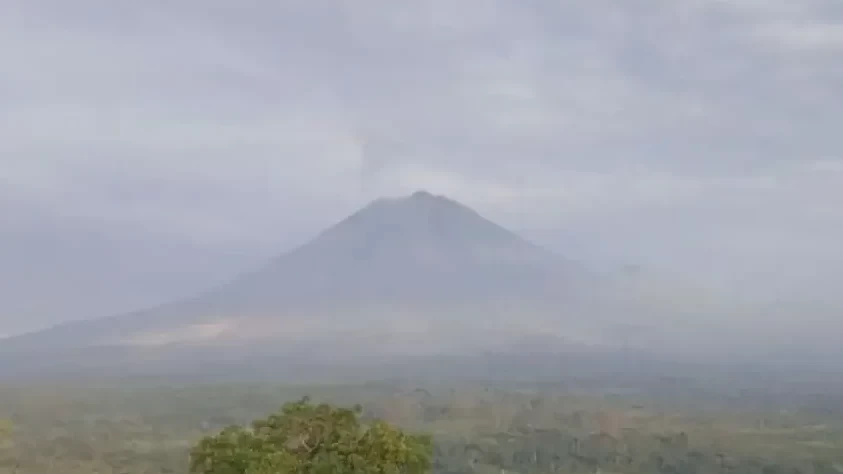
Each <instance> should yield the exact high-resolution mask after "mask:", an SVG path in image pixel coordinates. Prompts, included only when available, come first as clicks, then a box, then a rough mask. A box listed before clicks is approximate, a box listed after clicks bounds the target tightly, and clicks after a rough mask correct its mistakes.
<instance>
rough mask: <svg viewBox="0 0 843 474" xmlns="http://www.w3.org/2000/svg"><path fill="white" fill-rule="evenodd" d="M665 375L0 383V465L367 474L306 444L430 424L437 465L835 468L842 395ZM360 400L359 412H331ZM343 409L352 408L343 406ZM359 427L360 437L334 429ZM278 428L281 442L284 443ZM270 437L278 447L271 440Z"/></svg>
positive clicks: (841, 453)
mask: <svg viewBox="0 0 843 474" xmlns="http://www.w3.org/2000/svg"><path fill="white" fill-rule="evenodd" d="M671 386H673V382H670V383H668V384H666V385H662V386H655V388H654V392H658V393H657V394H656V395H657V397H656V398H653V397H651V396H650V395H646V396H641V395H640V394H630V393H627V394H624V395H606V393H608V392H609V391H608V390H604V389H603V388H600V389H598V390H594V391H590V392H588V393H586V389H588V387H589V385H588V384H583V385H580V386H576V385H574V384H573V383H571V382H567V385H565V386H550V385H541V386H537V385H524V384H500V385H495V384H488V383H485V382H484V383H482V384H481V383H479V382H465V383H462V384H453V383H441V382H440V383H428V384H425V385H424V389H421V388H419V386H417V385H413V384H408V383H405V382H401V381H397V382H382V383H377V384H354V385H328V384H324V385H272V384H268V383H260V384H244V383H242V382H237V383H224V384H213V385H209V384H197V383H196V382H193V381H189V382H184V381H178V380H175V381H174V380H172V379H166V380H161V381H159V380H131V381H127V380H119V381H115V382H109V383H104V382H103V383H91V382H87V381H86V382H85V383H79V382H62V383H53V382H51V383H48V384H37V383H31V384H19V385H8V384H7V385H2V386H0V419H6V420H9V422H11V423H13V424H14V432H13V433H11V434H10V435H7V436H6V439H5V440H3V439H0V474H13V473H14V474H47V473H62V474H91V473H97V472H99V473H121V474H149V473H171V474H184V473H187V472H189V470H190V465H189V464H190V462H189V461H190V460H191V459H190V454H191V448H193V454H194V455H195V456H194V459H193V461H194V464H196V463H201V462H202V461H199V459H200V458H201V454H202V453H203V452H204V453H205V455H206V461H207V459H211V461H210V462H212V463H214V466H213V468H214V469H215V471H211V470H210V468H209V467H208V466H206V465H203V466H202V467H200V469H204V470H199V471H196V470H194V472H196V473H197V474H203V473H208V472H214V474H217V473H246V472H248V473H249V474H270V473H271V474H278V473H279V472H307V471H306V469H305V467H306V466H310V472H313V473H314V474H321V472H323V471H321V469H322V467H324V468H325V469H329V470H331V472H343V471H342V470H341V469H345V470H346V472H363V473H366V474H369V473H370V472H371V473H375V472H376V471H377V469H382V470H384V471H388V470H389V468H388V467H386V468H385V467H384V465H383V464H384V463H380V465H379V464H378V463H377V462H375V463H364V465H363V468H364V469H362V470H360V469H358V470H357V471H353V470H352V469H350V468H349V467H348V466H352V467H353V468H359V467H360V466H359V465H356V464H353V463H352V462H349V461H348V459H347V458H348V457H350V456H347V457H346V458H345V459H344V458H343V457H342V456H335V457H333V458H331V456H330V454H329V455H323V456H322V457H321V458H320V457H318V456H310V457H308V456H303V455H301V453H302V452H306V451H308V449H312V448H313V447H314V446H315V445H317V444H319V443H318V441H319V440H323V442H324V440H328V439H339V440H344V439H350V440H352V441H354V440H355V439H358V440H359V441H360V442H359V443H357V444H354V443H351V445H352V446H357V447H358V448H359V450H360V451H362V450H363V447H364V446H368V447H369V451H367V453H373V452H374V453H377V452H378V451H377V449H374V448H375V446H376V443H372V442H371V441H372V440H376V439H383V438H384V436H385V438H386V439H387V440H394V439H396V438H398V439H401V437H400V436H398V435H399V434H400V433H401V432H399V431H397V429H395V428H391V426H395V427H399V428H400V429H401V430H404V432H405V433H431V434H432V438H431V439H428V441H429V442H430V443H431V444H432V450H433V453H432V455H431V456H430V458H429V459H430V470H431V471H432V472H433V473H435V474H500V472H501V470H503V471H505V473H506V474H533V473H535V474H540V473H541V474H548V473H560V474H561V473H566V474H567V473H577V472H579V473H589V474H591V473H594V472H598V471H602V472H604V473H629V474H640V473H654V474H679V473H688V474H691V473H695V474H706V473H712V474H714V473H717V474H723V473H724V472H728V473H729V474H743V473H752V474H774V473H788V474H840V473H841V472H843V410H841V409H840V407H843V393H841V392H829V393H828V394H825V395H821V394H810V395H807V396H801V395H800V396H794V398H792V399H789V400H785V401H782V402H781V404H779V402H775V404H773V402H771V401H770V400H769V399H768V398H767V397H765V396H759V395H755V394H749V395H747V394H746V393H745V392H734V391H731V392H720V394H719V395H718V394H712V393H711V392H709V391H706V392H698V391H692V390H689V391H688V392H687V395H682V396H679V395H677V394H676V392H675V389H672V388H671ZM707 389H710V387H707ZM671 390H674V391H672V392H671ZM308 393H309V394H312V395H313V397H314V398H313V399H314V400H318V401H319V402H324V403H328V404H330V405H313V404H310V403H309V401H308V402H307V403H304V404H303V405H302V402H301V401H300V402H297V403H293V404H288V405H284V407H286V408H287V409H288V411H289V409H290V408H293V407H299V408H298V411H296V410H293V413H292V416H287V415H285V412H284V409H282V410H280V411H279V412H277V413H275V414H274V415H272V416H269V417H265V414H266V413H271V412H272V410H273V409H276V408H277V407H279V406H281V405H283V404H284V403H285V402H287V401H290V400H300V399H301V397H302V396H303V395H305V394H308ZM614 393H619V392H614ZM724 394H725V395H724ZM762 395H763V394H762ZM670 401H673V403H672V404H671V403H670ZM353 403H360V404H361V405H362V407H360V408H362V410H359V409H352V410H344V409H338V408H333V407H341V406H350V405H352V404H353ZM320 406H321V407H323V408H322V409H321V410H322V411H320V409H319V407H320ZM349 412H351V413H352V414H353V416H345V417H343V414H344V413H345V414H348V413H349ZM255 419H259V420H258V422H254V423H251V424H250V420H255ZM378 419H380V420H384V421H385V422H388V423H390V425H385V424H381V423H378V422H376V421H375V420H378ZM296 420H298V421H297V422H296ZM294 422H296V423H294ZM316 422H319V423H316ZM285 423H286V425H285ZM297 423H298V424H297ZM344 423H345V424H344ZM227 427H228V428H227ZM279 427H286V428H285V429H284V430H280V429H279ZM304 427H312V428H315V427H321V428H319V429H313V430H311V431H307V429H305V428H304ZM296 430H297V431H296ZM355 430H357V431H356V432H357V433H358V435H359V438H351V437H349V438H345V437H343V436H335V437H334V438H331V436H328V435H327V433H335V434H336V433H345V434H346V436H347V435H348V434H349V433H353V432H355ZM296 433H298V436H297V435H296ZM365 433H371V436H370V437H369V438H366V437H364V436H363V435H364V434H365ZM378 433H381V434H380V435H379V436H375V435H376V434H378ZM384 433H386V435H384ZM304 435H307V436H304ZM281 436H285V437H286V438H283V439H287V440H288V441H289V442H290V443H289V444H284V443H283V442H281V441H279V440H280V439H282V438H281ZM404 436H405V437H407V438H409V439H416V438H415V437H410V436H407V435H404ZM315 441H317V442H315ZM367 442H368V443H369V444H368V445H367V444H366V443H367ZM203 443H204V444H203ZM384 444H385V445H386V446H393V445H395V443H394V442H389V443H384ZM399 444H400V443H399ZM279 445H280V446H284V448H285V449H281V450H278V449H276V447H277V446H279ZM328 445H330V443H328ZM338 445H342V444H341V443H338ZM200 446H201V448H200ZM428 447H430V445H429V444H428ZM297 450H298V451H297ZM312 451H313V452H316V450H315V449H313V450H312ZM383 451H384V450H381V453H383ZM320 452H322V453H331V452H333V453H337V452H338V451H337V450H334V451H331V450H328V449H323V450H322V451H320ZM352 452H353V451H352ZM386 452H389V451H388V450H386ZM358 454H359V453H358ZM196 455H199V456H196ZM378 456H381V455H378ZM301 459H304V460H305V461H304V462H302V461H301ZM378 459H380V458H379V457H378ZM344 461H345V462H344ZM320 466H322V467H320ZM365 469H368V471H367V470H365ZM405 469H406V466H405ZM405 472H408V473H409V472H410V471H409V469H406V471H405Z"/></svg>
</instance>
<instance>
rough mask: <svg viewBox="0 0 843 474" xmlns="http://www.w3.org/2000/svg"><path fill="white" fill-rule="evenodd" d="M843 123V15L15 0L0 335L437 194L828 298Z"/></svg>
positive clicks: (2, 190)
mask: <svg viewBox="0 0 843 474" xmlns="http://www.w3.org/2000/svg"><path fill="white" fill-rule="evenodd" d="M841 123H843V3H841V2H840V1H839V0H799V1H795V0H589V1H574V0H570V1H564V0H563V1H560V0H542V1H538V0H511V1H504V0H414V1H410V0H353V1H352V0H336V1H333V0H324V1H323V0H300V1H293V0H251V1H250V0H241V1H231V0H201V1H199V0H182V1H175V2H174V1H164V0H145V1H133V2H129V1H124V2H115V1H114V0H75V1H72V2H71V1H67V0H0V334H2V333H13V332H17V331H21V330H26V329H31V328H35V327H40V326H44V325H48V324H52V323H54V322H56V321H60V320H63V319H68V318H80V317H93V316H102V315H106V314H109V313H112V312H118V311H123V310H128V309H133V308H135V307H137V306H143V305H146V304H152V303H155V302H159V301H163V300H167V299H171V298H176V297H178V296H181V295H184V294H189V293H191V292H195V291H197V290H199V289H201V288H203V287H206V286H207V285H210V284H213V283H215V282H218V281H221V280H224V279H226V278H227V277H230V276H232V275H233V274H235V273H237V272H239V271H242V270H245V269H247V268H249V267H251V266H252V265H256V264H258V263H259V262H260V261H261V260H262V259H264V258H266V257H268V256H270V255H274V254H276V253H278V252H281V251H284V250H287V249H289V248H290V247H291V246H293V245H295V244H298V243H300V242H303V241H305V240H306V239H307V238H308V237H309V236H310V235H312V234H313V233H315V232H316V231H318V230H320V229H321V228H322V227H324V226H327V225H329V224H331V223H332V222H333V221H335V220H338V219H340V218H342V217H343V216H344V215H345V214H347V213H350V212H352V211H353V210H354V209H355V208H356V207H358V206H360V205H362V204H365V203H366V202H367V201H368V200H370V199H372V198H375V197H377V196H380V195H384V194H388V195H396V194H402V193H409V192H412V191H413V190H415V189H417V188H425V189H428V190H430V191H433V192H436V193H444V194H447V195H449V196H451V197H453V198H455V199H458V200H461V201H463V202H464V203H466V204H467V205H470V206H473V207H475V208H476V209H477V210H479V211H480V212H481V213H483V214H485V215H487V216H488V217H491V218H493V219H495V220H497V221H499V222H500V223H501V224H503V225H506V226H508V227H510V228H512V229H515V230H518V231H520V232H522V233H523V234H524V235H525V236H527V237H530V238H532V239H534V240H536V241H539V242H540V243H542V244H545V245H548V246H549V247H551V248H553V249H555V250H557V251H558V252H560V253H564V254H566V255H567V256H569V257H571V258H580V259H583V260H586V261H594V262H603V263H605V262H621V263H630V262H631V263H638V264H642V265H644V266H647V267H651V268H653V269H657V270H658V271H670V272H677V273H681V274H683V276H685V277H687V278H691V279H699V280H700V281H706V282H709V283H719V284H728V285H744V286H745V287H746V291H755V292H758V293H759V294H760V295H762V296H764V295H766V296H771V297H772V296H773V294H774V293H776V294H781V293H782V292H787V293H789V294H793V295H794V297H796V296H800V297H803V298H808V299H810V298H819V295H821V294H823V293H827V294H834V293H835V291H836V289H835V286H836V285H837V286H839V285H840V284H841V280H843V278H841V277H843V247H841V244H840V242H841V241H843V128H842V126H841ZM741 288H743V286H741Z"/></svg>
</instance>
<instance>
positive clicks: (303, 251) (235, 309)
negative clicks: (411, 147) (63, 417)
mask: <svg viewBox="0 0 843 474" xmlns="http://www.w3.org/2000/svg"><path fill="white" fill-rule="evenodd" d="M599 281H600V279H599V278H598V277H597V276H596V275H594V274H592V273H591V272H589V271H588V270H587V269H586V268H585V267H584V266H583V265H580V264H579V263H577V262H575V261H573V260H569V259H567V258H564V257H562V256H559V255H556V254H555V253H552V252H550V251H548V250H546V249H544V248H542V247H540V246H537V245H534V244H532V243H530V242H528V241H526V240H525V239H523V238H521V237H519V236H518V235H516V234H515V233H513V232H511V231H509V230H507V229H505V228H503V227H501V226H499V225H497V224H495V223H494V222H491V221H490V220H488V219H486V218H484V217H483V216H481V215H480V214H478V213H477V212H475V211H474V210H472V209H470V208H468V207H466V206H464V205H462V204H460V203H459V202H456V201H454V200H452V199H449V198H448V197H445V196H437V195H433V194H431V193H429V192H426V191H418V192H416V193H413V194H412V195H409V196H404V197H399V198H381V199H377V200H375V201H373V202H371V203H369V204H368V205H367V206H365V207H363V208H362V209H360V210H359V211H357V212H355V213H354V214H352V215H350V216H348V217H347V218H346V219H344V220H342V221H341V222H339V223H337V224H335V225H333V226H332V227H330V228H328V229H326V230H324V231H323V232H321V233H320V234H318V235H317V236H316V237H315V238H313V239H312V240H311V241H310V242H308V243H306V244H304V245H302V246H300V247H298V248H295V249H293V250H291V251H289V252H287V253H285V254H283V255H280V256H279V257H277V258H274V259H272V260H271V261H269V262H267V263H266V264H265V265H263V266H262V267H260V268H257V269H255V270H254V271H252V272H250V273H248V274H245V275H242V276H240V277H238V278H235V279H234V280H232V281H231V282H230V283H227V284H224V285H221V286H220V287H217V288H214V289H211V290H209V291H207V292H205V293H203V294H201V295H198V296H195V297H192V298H188V299H185V300H182V301H177V302H173V303H168V304H163V305H161V306H159V307H155V308H149V309H145V310H141V311H137V312H134V313H131V314H123V315H118V316H114V317H110V318H105V319H97V320H89V321H82V322H74V323H67V324H64V325H61V326H57V327H54V328H51V329H47V330H44V331H39V332H36V333H31V334H28V335H23V336H20V337H17V338H13V339H10V340H7V341H4V346H6V347H21V346H26V347H29V348H34V347H35V348H46V347H49V348H52V349H56V348H65V349H72V348H85V347H102V346H109V347H134V348H149V347H154V348H160V347H178V346H185V345H211V346H226V347H240V348H243V347H257V346H261V345H264V346H273V347H278V346H284V347H285V348H291V347H300V348H302V350H304V351H307V350H310V349H308V348H312V347H314V344H316V343H317V342H320V343H322V344H325V345H327V346H329V347H331V348H332V349H336V348H337V347H340V346H343V347H346V346H348V347H350V346H354V347H356V348H357V349H358V350H364V349H370V348H371V347H372V345H373V341H377V345H378V346H379V347H383V346H386V345H389V344H390V343H391V344H392V346H393V349H394V350H398V351H408V350H410V348H411V347H413V346H414V344H415V346H414V347H416V348H422V347H423V348H425V349H426V350H443V348H445V347H450V348H451V349H453V348H461V349H466V348H469V347H475V348H476V347H479V346H483V347H490V346H495V345H499V344H503V343H504V342H503V341H504V340H506V343H510V342H512V343H519V341H520V343H523V341H524V340H529V341H536V340H542V341H547V340H548V334H550V333H553V331H550V328H551V327H553V328H556V329H559V330H561V331H563V332H564V333H565V335H566V337H567V338H570V337H571V336H572V334H574V333H576V330H575V327H576V326H577V323H578V322H581V321H582V317H581V316H580V314H581V311H582V310H583V308H584V307H586V306H587V305H588V302H589V301H593V300H594V299H595V298H596V296H595V295H596V293H595V291H596V289H599V287H600V283H599ZM539 336H540V337H539ZM525 338H526V339H525ZM516 339H517V340H516Z"/></svg>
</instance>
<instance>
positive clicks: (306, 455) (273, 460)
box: [190, 398, 432, 474]
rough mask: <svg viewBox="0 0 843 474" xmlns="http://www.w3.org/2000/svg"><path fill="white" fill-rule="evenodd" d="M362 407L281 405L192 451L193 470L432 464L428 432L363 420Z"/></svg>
mask: <svg viewBox="0 0 843 474" xmlns="http://www.w3.org/2000/svg"><path fill="white" fill-rule="evenodd" d="M360 412H361V409H360V407H359V406H357V407H354V408H353V409H347V408H336V407H333V406H330V405H327V404H320V405H315V404H312V403H311V402H310V400H309V399H308V398H303V399H302V400H300V401H298V402H293V403H288V404H285V405H284V406H283V407H282V408H281V410H280V411H278V412H277V413H275V414H273V415H270V416H269V417H268V418H266V419H262V420H256V421H254V422H252V425H251V427H249V428H244V427H229V428H226V429H225V430H223V431H222V432H221V433H219V434H217V435H215V436H210V437H206V438H204V439H202V440H201V441H200V442H199V443H198V444H197V445H196V447H194V448H193V450H192V451H191V458H190V469H191V472H193V473H195V474H288V473H289V474H422V473H426V472H428V471H429V469H430V463H431V461H430V460H431V455H432V444H431V440H430V437H428V436H417V435H408V434H405V433H403V432H402V431H401V430H399V429H397V428H394V427H392V426H390V425H388V424H386V423H384V422H382V421H375V422H373V423H371V424H368V425H364V424H363V423H361V421H360V419H359V415H360Z"/></svg>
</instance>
